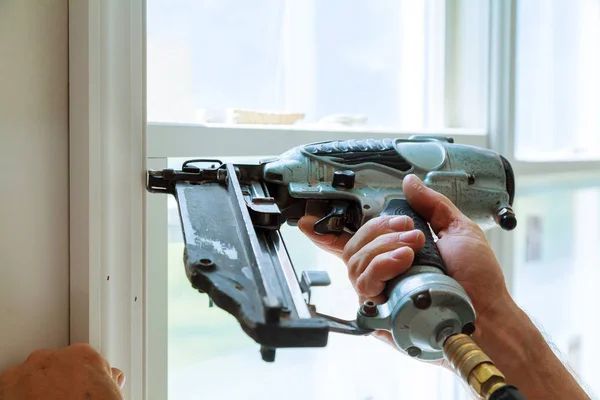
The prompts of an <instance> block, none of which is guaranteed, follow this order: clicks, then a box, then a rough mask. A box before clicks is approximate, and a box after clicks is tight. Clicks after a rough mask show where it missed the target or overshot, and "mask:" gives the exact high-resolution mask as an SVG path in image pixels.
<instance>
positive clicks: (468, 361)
mask: <svg viewBox="0 0 600 400" xmlns="http://www.w3.org/2000/svg"><path fill="white" fill-rule="evenodd" d="M444 355H445V356H446V360H448V362H449V363H450V365H452V367H453V368H454V369H455V370H456V371H457V372H459V373H460V375H461V376H462V378H463V379H464V380H465V381H466V382H467V383H468V384H469V386H471V387H472V388H473V389H474V390H475V392H477V394H478V395H479V396H482V397H483V398H485V399H489V398H490V396H491V395H492V394H493V393H494V392H495V391H496V390H498V389H500V388H501V387H503V386H505V385H506V382H505V377H504V375H503V374H502V373H501V372H500V370H498V368H496V366H495V365H494V363H493V362H492V360H490V358H489V357H488V356H487V355H486V354H485V353H484V352H483V351H482V350H481V349H480V348H479V346H477V345H476V344H475V342H474V341H473V339H471V337H470V336H467V335H465V334H462V333H461V334H456V335H452V336H450V337H448V339H446V341H445V342H444Z"/></svg>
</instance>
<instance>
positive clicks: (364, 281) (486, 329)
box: [298, 175, 589, 400]
mask: <svg viewBox="0 0 600 400" xmlns="http://www.w3.org/2000/svg"><path fill="white" fill-rule="evenodd" d="M403 191H404V194H405V196H406V198H407V200H408V202H409V203H410V205H411V207H412V208H413V209H414V210H415V211H416V212H417V213H418V214H420V215H421V216H422V217H423V218H424V219H425V220H427V221H428V222H429V224H430V225H431V227H432V230H433V231H434V233H435V234H436V236H438V238H439V240H438V241H437V247H438V249H439V252H440V255H441V256H442V259H443V260H444V263H445V264H446V268H447V273H448V275H449V276H451V277H452V278H454V279H455V280H456V281H457V282H458V283H460V284H461V285H462V286H463V288H464V289H465V291H466V292H467V294H468V295H469V297H470V298H471V301H472V302H473V305H474V307H475V310H476V312H477V321H476V325H477V330H476V332H475V333H474V334H473V339H474V340H475V341H476V342H477V344H478V345H479V346H480V347H481V349H482V350H483V351H484V352H485V353H487V355H488V356H489V357H490V358H491V359H492V360H493V361H494V363H495V364H496V365H497V366H498V368H499V369H500V370H501V371H502V372H503V373H504V375H505V376H506V378H507V381H508V383H510V384H513V385H515V386H517V387H518V388H519V389H520V391H521V392H522V393H523V394H524V395H525V396H526V397H527V399H529V400H537V399H540V400H542V399H545V400H548V399H571V400H579V399H589V397H588V396H587V395H586V394H585V392H584V390H583V389H582V388H581V387H580V386H579V385H578V384H577V381H576V380H575V379H574V378H573V376H572V375H571V374H570V373H569V371H568V370H567V369H566V368H565V366H564V365H563V364H562V363H561V362H560V360H559V359H558V358H557V357H556V356H555V354H554V353H553V351H552V350H551V348H550V347H549V345H548V344H547V343H546V341H545V339H544V337H543V336H542V334H541V333H540V332H539V330H538V329H537V328H536V327H535V325H534V324H533V322H532V321H531V320H530V319H529V317H528V316H527V315H526V314H525V313H524V312H523V311H522V310H521V309H520V308H519V307H518V306H517V304H516V303H515V302H514V300H513V299H512V298H511V296H510V294H509V292H508V289H507V287H506V284H505V280H504V275H503V273H502V269H501V267H500V264H499V263H498V260H497V259H496V256H495V254H494V252H493V250H492V248H491V247H490V246H489V244H488V242H487V240H486V238H485V235H484V232H483V230H482V229H481V228H480V227H479V226H478V225H476V224H475V223H474V222H473V221H471V220H470V219H468V218H467V217H466V216H465V215H464V214H463V213H462V212H460V210H458V209H457V208H456V206H454V204H452V202H451V201H450V200H449V199H448V198H446V197H445V196H443V195H441V194H439V193H437V192H435V191H433V190H431V189H429V188H428V187H427V186H425V185H424V184H423V182H421V180H420V179H419V178H418V177H416V176H415V175H409V176H407V177H406V178H405V179H404V181H403ZM318 219H319V217H318V216H305V217H303V218H302V219H301V220H300V221H299V222H298V227H299V229H300V230H301V231H302V232H303V233H304V234H305V235H306V236H308V238H310V239H311V240H312V241H313V242H314V243H315V244H316V245H317V246H319V247H320V248H322V249H324V250H326V251H328V252H330V253H333V254H335V255H337V256H338V257H340V258H341V259H342V260H343V261H344V263H345V264H346V266H347V268H348V277H349V279H350V281H351V282H352V285H353V287H354V289H355V291H356V293H357V295H358V297H359V301H360V302H361V303H362V302H363V301H365V300H373V301H374V302H376V303H377V304H381V303H383V302H385V301H386V299H385V297H384V295H383V294H382V291H383V289H384V287H385V283H386V282H387V281H388V280H390V279H392V278H394V277H396V276H398V275H400V274H401V273H403V272H405V271H406V270H407V269H408V268H409V267H410V266H411V264H412V261H413V259H414V255H415V252H418V251H419V250H420V249H421V248H422V247H423V245H424V243H425V237H424V235H423V233H422V232H420V231H418V230H414V224H413V221H412V220H411V219H410V218H408V217H405V216H399V217H393V216H382V217H378V218H375V219H372V220H370V221H368V222H367V223H366V224H365V225H364V226H363V227H361V228H360V229H359V230H358V232H356V233H355V234H354V235H349V234H346V233H344V234H342V235H340V236H334V235H317V234H315V233H314V232H313V225H314V223H315V222H316V221H317V220H318ZM374 335H376V336H377V337H378V338H380V339H382V340H384V341H386V342H387V343H389V344H390V345H391V346H394V348H396V349H397V347H395V345H394V343H393V340H392V338H391V335H390V334H389V333H388V332H384V331H379V332H376V333H374ZM440 364H442V365H443V366H444V367H447V368H448V367H449V366H448V365H447V364H446V363H445V362H442V363H440Z"/></svg>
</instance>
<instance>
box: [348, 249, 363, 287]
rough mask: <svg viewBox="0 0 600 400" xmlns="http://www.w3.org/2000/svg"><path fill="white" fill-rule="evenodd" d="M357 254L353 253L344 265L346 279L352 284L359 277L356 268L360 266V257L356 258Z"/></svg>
mask: <svg viewBox="0 0 600 400" xmlns="http://www.w3.org/2000/svg"><path fill="white" fill-rule="evenodd" d="M357 254H358V253H355V254H354V255H352V257H350V259H349V260H348V262H347V263H346V265H347V266H348V278H350V280H351V281H352V282H354V281H356V279H357V278H358V276H359V273H358V272H359V269H358V266H359V264H360V260H359V257H360V256H357Z"/></svg>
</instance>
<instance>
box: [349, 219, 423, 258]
mask: <svg viewBox="0 0 600 400" xmlns="http://www.w3.org/2000/svg"><path fill="white" fill-rule="evenodd" d="M414 228H415V226H414V223H413V220H412V219H410V218H409V217H407V216H404V215H401V216H393V215H392V216H382V217H377V218H373V219H371V220H369V221H367V223H365V224H364V225H363V226H362V227H361V228H360V229H359V230H358V231H357V232H356V233H355V234H354V236H352V237H351V238H350V240H348V243H347V244H346V246H345V247H344V254H343V259H344V261H345V262H346V263H348V262H349V261H350V258H351V257H352V256H353V255H354V254H356V252H358V251H359V250H360V249H362V248H363V247H364V246H366V245H367V243H370V242H372V241H373V240H375V238H377V237H378V236H381V235H384V234H386V233H391V232H401V231H410V230H413V229H414Z"/></svg>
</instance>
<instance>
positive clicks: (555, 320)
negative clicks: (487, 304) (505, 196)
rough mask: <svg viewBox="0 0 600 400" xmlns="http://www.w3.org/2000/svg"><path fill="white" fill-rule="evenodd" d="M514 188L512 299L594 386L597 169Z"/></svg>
mask: <svg viewBox="0 0 600 400" xmlns="http://www.w3.org/2000/svg"><path fill="white" fill-rule="evenodd" d="M518 190H519V191H518V196H517V197H516V199H515V210H516V212H517V214H518V217H519V219H520V221H521V224H520V227H518V228H517V229H516V230H515V238H514V251H515V253H514V268H515V269H514V296H515V299H516V300H517V302H518V303H519V305H520V306H522V307H523V308H524V309H525V311H526V312H527V313H528V314H529V315H530V316H531V317H532V319H533V320H534V322H536V323H537V324H538V326H539V328H540V329H541V331H542V332H543V333H544V334H545V335H546V337H547V339H548V340H549V341H550V342H551V343H552V344H553V345H554V346H555V347H556V350H557V352H558V353H559V357H560V358H561V359H562V360H563V361H564V362H566V363H567V364H568V366H569V367H570V368H572V370H573V371H574V372H575V373H576V374H577V375H578V376H579V377H580V378H581V379H582V380H583V383H584V384H585V385H587V386H588V387H589V388H590V389H591V390H592V392H594V393H596V394H597V393H600V382H599V381H598V379H597V378H598V373H599V371H600V369H599V368H598V359H599V357H600V348H599V347H598V339H597V337H598V329H600V313H598V312H597V308H598V307H597V306H598V282H600V246H599V245H598V244H599V243H600V177H597V178H595V179H594V180H593V181H586V182H577V183H568V184H567V183H566V184H563V185H556V184H552V185H551V184H541V183H540V184H535V185H533V184H531V185H528V186H527V187H520V188H519V189H518Z"/></svg>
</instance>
